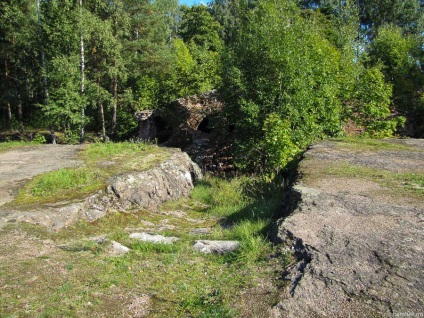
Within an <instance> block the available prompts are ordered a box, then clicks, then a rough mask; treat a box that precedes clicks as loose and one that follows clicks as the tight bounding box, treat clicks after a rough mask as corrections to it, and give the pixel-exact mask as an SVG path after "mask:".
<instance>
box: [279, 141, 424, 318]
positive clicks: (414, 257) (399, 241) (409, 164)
mask: <svg viewBox="0 0 424 318" xmlns="http://www.w3.org/2000/svg"><path fill="white" fill-rule="evenodd" d="M387 143H390V142H389V141H387ZM397 144H399V149H396V147H397V146H396V145H397ZM409 146H410V148H408V147H409ZM423 146H424V140H421V141H416V140H410V141H397V142H396V143H394V144H393V145H392V146H391V147H388V146H387V147H386V146H384V144H383V147H380V148H378V147H377V148H375V149H374V148H373V147H372V146H363V145H362V146H359V147H358V148H355V147H354V146H352V145H347V144H343V143H336V142H326V143H322V144H318V145H315V146H313V147H312V148H311V149H310V150H309V151H308V152H307V153H306V158H305V159H304V161H303V162H302V163H301V165H300V169H299V170H300V171H299V173H300V175H301V176H302V178H301V179H300V180H299V182H298V183H297V184H296V185H295V186H294V187H293V190H292V193H291V195H290V197H291V201H288V202H287V204H288V207H291V209H289V210H291V211H292V213H289V215H288V216H287V217H285V218H283V219H281V220H280V221H279V222H278V235H277V236H278V240H279V241H280V242H281V241H282V242H284V243H285V244H287V246H288V247H289V248H290V250H291V254H292V257H293V262H292V265H291V266H289V268H288V269H287V272H286V273H285V274H284V278H285V279H286V280H287V281H288V282H289V284H288V285H287V287H286V288H285V290H284V293H283V295H282V298H283V299H282V300H281V302H280V303H279V304H278V306H276V307H275V308H274V309H275V313H277V314H276V315H275V316H276V317H364V318H365V317H397V316H398V317H401V316H402V317H403V316H406V315H409V316H414V317H415V316H417V317H418V316H419V315H423V313H424V302H423V299H424V281H423V279H422V278H423V277H424V265H423V264H424V254H423V247H424V230H423V229H424V228H423V221H424V201H423V200H422V196H420V195H421V194H422V193H424V191H423V189H422V186H423V185H422V184H421V185H420V184H416V185H415V186H416V188H415V190H414V189H411V188H410V186H411V183H413V182H411V181H409V182H408V183H407V181H406V180H407V178H408V175H409V176H411V175H415V176H417V175H421V176H422V175H423V173H424V151H423V150H424V149H423ZM418 179H419V178H418ZM420 187H421V188H420ZM408 194H410V195H408ZM420 198H421V199H420Z"/></svg>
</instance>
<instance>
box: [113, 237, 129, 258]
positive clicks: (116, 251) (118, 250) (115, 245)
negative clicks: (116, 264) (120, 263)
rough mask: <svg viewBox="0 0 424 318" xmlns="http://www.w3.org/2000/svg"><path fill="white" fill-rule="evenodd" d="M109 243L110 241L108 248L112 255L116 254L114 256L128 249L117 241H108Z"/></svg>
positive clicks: (126, 251)
mask: <svg viewBox="0 0 424 318" xmlns="http://www.w3.org/2000/svg"><path fill="white" fill-rule="evenodd" d="M110 243H111V245H110V249H111V252H112V254H113V255H116V256H119V255H124V254H126V253H128V252H129V251H130V249H129V248H128V247H126V246H124V245H122V244H121V243H118V242H115V241H110Z"/></svg>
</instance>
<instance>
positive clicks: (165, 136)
mask: <svg viewBox="0 0 424 318" xmlns="http://www.w3.org/2000/svg"><path fill="white" fill-rule="evenodd" d="M154 121H155V126H156V138H157V139H158V143H160V144H162V143H164V142H166V141H168V140H169V138H170V137H171V135H172V128H171V127H170V126H169V125H168V123H167V122H166V121H165V120H163V118H162V117H160V116H156V117H155V118H154Z"/></svg>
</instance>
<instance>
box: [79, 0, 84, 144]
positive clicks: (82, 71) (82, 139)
mask: <svg viewBox="0 0 424 318" xmlns="http://www.w3.org/2000/svg"><path fill="white" fill-rule="evenodd" d="M80 10H81V12H82V0H80ZM81 16H82V14H81ZM80 52H81V96H84V90H85V55H84V36H83V34H82V31H81V36H80ZM84 122H85V105H82V108H81V131H80V143H83V142H84V134H85V132H84V125H85V123H84Z"/></svg>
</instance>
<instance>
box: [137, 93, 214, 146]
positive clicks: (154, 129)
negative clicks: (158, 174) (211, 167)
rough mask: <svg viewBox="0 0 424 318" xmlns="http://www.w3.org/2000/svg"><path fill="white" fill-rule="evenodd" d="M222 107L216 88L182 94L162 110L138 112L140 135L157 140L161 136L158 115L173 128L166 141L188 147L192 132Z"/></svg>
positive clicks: (165, 142) (172, 144)
mask: <svg viewBox="0 0 424 318" xmlns="http://www.w3.org/2000/svg"><path fill="white" fill-rule="evenodd" d="M221 111H222V102H221V100H220V97H219V94H218V92H217V91H216V90H213V91H209V92H206V93H204V94H201V95H194V96H190V97H187V98H179V99H177V100H175V101H173V102H171V103H169V104H168V105H167V106H165V107H163V108H162V109H160V110H155V111H150V110H143V111H141V112H138V113H136V114H135V118H136V119H138V120H139V122H140V129H139V136H138V137H139V138H140V139H143V140H146V139H148V140H154V139H155V138H158V137H160V132H161V127H158V124H157V123H158V118H159V119H160V121H161V122H163V123H164V125H167V126H169V129H170V130H172V133H171V134H170V136H169V138H168V139H167V140H166V141H164V142H163V144H164V145H166V146H171V147H181V148H183V147H185V146H187V145H188V144H190V143H191V142H192V139H193V138H192V135H193V133H194V132H195V131H196V130H197V129H198V127H199V125H200V123H201V122H202V121H203V120H204V119H205V118H206V117H207V116H211V115H213V114H216V113H219V112H221Z"/></svg>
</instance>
